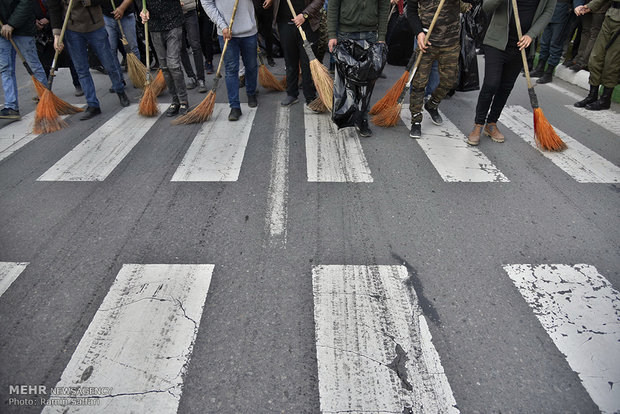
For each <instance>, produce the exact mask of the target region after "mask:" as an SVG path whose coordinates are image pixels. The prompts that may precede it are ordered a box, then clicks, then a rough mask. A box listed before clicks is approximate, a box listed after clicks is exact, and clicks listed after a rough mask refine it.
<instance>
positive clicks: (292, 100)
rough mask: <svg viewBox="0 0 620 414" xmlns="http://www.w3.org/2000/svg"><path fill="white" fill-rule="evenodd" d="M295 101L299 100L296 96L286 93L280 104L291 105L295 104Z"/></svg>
mask: <svg viewBox="0 0 620 414" xmlns="http://www.w3.org/2000/svg"><path fill="white" fill-rule="evenodd" d="M297 102H299V98H297V97H296V96H291V95H286V98H284V100H283V101H282V102H280V105H282V106H291V105H294V104H296V103H297Z"/></svg>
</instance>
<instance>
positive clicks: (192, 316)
mask: <svg viewBox="0 0 620 414" xmlns="http://www.w3.org/2000/svg"><path fill="white" fill-rule="evenodd" d="M213 268H214V266H213V265H208V264H202V265H185V264H150V265H138V264H126V265H123V267H122V268H121V270H120V272H119V273H118V276H117V277H116V280H115V281H114V284H113V285H112V287H111V288H110V291H109V292H108V294H107V295H106V297H105V298H104V300H103V303H102V304H101V306H100V307H99V309H98V310H97V313H96V314H95V316H94V317H93V320H92V321H91V323H90V325H89V327H88V329H87V330H86V333H85V334H84V336H83V337H82V340H81V341H80V343H79V344H78V346H77V349H76V350H75V352H74V353H73V356H72V357H71V361H69V364H68V365H67V367H66V368H65V370H64V372H63V373H62V376H61V378H60V381H59V382H58V384H57V385H56V387H78V388H80V387H81V388H82V389H83V392H84V394H85V395H80V396H81V397H90V398H93V399H95V403H96V405H86V406H77V405H71V407H70V408H71V412H72V413H75V412H101V413H176V412H177V408H178V405H179V400H180V398H181V392H182V387H183V380H184V376H185V372H186V371H187V366H188V364H189V359H190V357H191V354H192V349H193V346H194V341H195V339H196V334H197V333H198V327H199V324H200V318H201V316H202V309H203V306H204V303H205V300H206V297H207V292H208V290H209V284H210V283H211V275H212V273H213ZM88 387H95V388H97V387H102V388H111V389H104V390H102V391H100V392H94V393H90V394H89V392H88V391H89V390H88ZM101 394H103V395H101ZM54 397H57V396H54ZM58 397H60V396H58ZM89 401H90V402H93V400H90V399H89ZM66 409H67V408H66V406H62V405H58V406H54V405H50V404H48V405H47V406H46V407H45V408H44V410H43V413H61V412H62V413H64V412H65V410H66Z"/></svg>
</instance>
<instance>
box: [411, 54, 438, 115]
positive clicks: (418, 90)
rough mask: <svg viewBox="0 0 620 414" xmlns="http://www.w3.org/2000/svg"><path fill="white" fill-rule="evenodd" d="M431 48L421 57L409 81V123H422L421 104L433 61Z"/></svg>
mask: <svg viewBox="0 0 620 414" xmlns="http://www.w3.org/2000/svg"><path fill="white" fill-rule="evenodd" d="M431 48H432V46H431V47H429V49H428V52H426V53H424V54H423V55H422V59H421V60H420V65H419V66H418V70H417V72H416V74H415V76H414V77H413V80H412V81H411V92H410V94H409V110H410V111H411V122H412V123H420V122H422V104H423V103H424V89H425V88H426V84H427V83H428V77H429V76H430V73H431V66H432V65H433V61H434V60H435V56H434V54H433V53H432V49H431Z"/></svg>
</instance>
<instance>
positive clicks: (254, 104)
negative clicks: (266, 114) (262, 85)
mask: <svg viewBox="0 0 620 414" xmlns="http://www.w3.org/2000/svg"><path fill="white" fill-rule="evenodd" d="M248 106H249V107H250V108H256V107H257V106H258V100H257V99H256V95H248Z"/></svg>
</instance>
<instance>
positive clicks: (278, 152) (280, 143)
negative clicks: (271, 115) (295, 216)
mask: <svg viewBox="0 0 620 414" xmlns="http://www.w3.org/2000/svg"><path fill="white" fill-rule="evenodd" d="M289 129H290V110H289V109H288V108H282V107H280V108H278V114H277V118H276V126H275V134H274V139H273V150H272V154H271V180H270V183H269V199H268V203H269V204H268V207H267V227H268V228H269V235H270V236H271V238H272V239H273V238H278V239H281V240H283V241H284V242H286V219H287V215H288V207H287V198H288V146H289V144H288V136H289Z"/></svg>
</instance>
